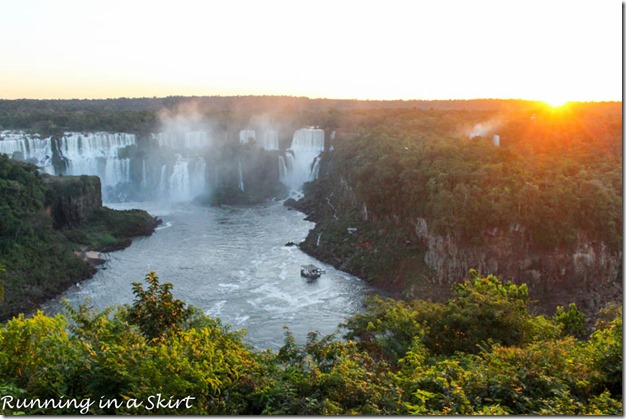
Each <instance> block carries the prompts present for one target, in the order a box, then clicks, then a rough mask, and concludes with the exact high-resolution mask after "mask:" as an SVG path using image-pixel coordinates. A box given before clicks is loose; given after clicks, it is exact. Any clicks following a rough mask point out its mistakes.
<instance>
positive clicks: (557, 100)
mask: <svg viewBox="0 0 626 419" xmlns="http://www.w3.org/2000/svg"><path fill="white" fill-rule="evenodd" d="M542 102H543V103H545V104H546V105H548V106H550V107H552V108H560V107H563V106H565V105H566V104H567V103H569V102H570V101H569V100H567V99H565V98H563V97H559V96H555V97H552V98H547V99H543V100H542Z"/></svg>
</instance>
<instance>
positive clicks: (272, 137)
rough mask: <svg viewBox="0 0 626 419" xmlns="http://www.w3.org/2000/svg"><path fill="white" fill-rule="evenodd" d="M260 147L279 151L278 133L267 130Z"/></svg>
mask: <svg viewBox="0 0 626 419" xmlns="http://www.w3.org/2000/svg"><path fill="white" fill-rule="evenodd" d="M259 145H260V146H261V147H262V148H264V149H266V150H278V132H277V131H276V130H273V129H268V130H266V131H265V132H264V133H263V139H262V140H261V143H260V144H259Z"/></svg>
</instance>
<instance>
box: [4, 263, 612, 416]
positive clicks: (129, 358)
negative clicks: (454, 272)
mask: <svg viewBox="0 0 626 419" xmlns="http://www.w3.org/2000/svg"><path fill="white" fill-rule="evenodd" d="M145 285H146V288H144V284H142V283H138V282H137V283H133V293H134V295H135V299H134V302H133V303H132V305H125V306H119V307H110V308H107V309H105V310H104V311H101V312H96V311H94V310H93V309H91V308H89V307H88V306H87V305H81V306H79V307H71V306H69V305H68V304H66V308H65V313H64V314H58V315H56V316H53V317H50V316H46V315H44V314H43V313H41V312H38V313H37V314H36V315H34V316H32V317H24V316H23V315H20V316H18V317H15V318H13V319H12V320H10V321H8V322H7V323H5V324H3V325H2V326H0V392H1V393H2V395H3V399H2V402H0V403H3V404H0V413H2V414H18V413H24V414H79V413H90V414H173V413H177V414H221V415H227V414H268V415H269V414H274V415H275V414H280V415H301V414H325V415H331V414H332V415H336V414H342V415H343V414H366V415H374V414H401V415H408V414H417V415H430V414H445V415H452V414H459V415H474V414H492V415H501V414H517V415H528V414H530V415H534V414H536V415H581V414H585V415H600V414H614V415H621V414H622V362H623V361H622V312H621V308H620V307H619V306H607V307H606V308H605V309H603V311H602V313H601V314H600V316H599V320H598V321H597V322H596V324H595V327H594V328H593V330H591V331H590V332H588V331H587V330H585V328H584V315H582V314H581V313H580V311H578V309H577V308H576V306H575V305H570V306H568V307H560V308H559V310H557V312H556V313H555V314H554V315H553V316H534V315H532V314H530V311H529V307H530V305H531V302H530V300H529V295H528V290H527V288H526V286H525V285H523V284H522V285H514V284H511V283H503V282H502V281H501V280H499V279H498V278H496V277H493V276H491V275H489V276H482V275H480V274H478V273H477V272H475V271H472V272H470V275H469V278H468V279H467V280H466V281H465V282H463V283H460V284H457V285H455V286H454V289H453V297H452V298H451V299H450V300H448V301H447V302H444V303H432V302H429V301H412V302H400V301H395V300H390V299H380V298H374V299H371V300H369V301H368V303H367V307H366V309H365V310H364V311H363V312H362V313H360V314H356V315H354V316H352V317H351V318H349V319H348V320H347V321H346V322H345V324H343V325H342V326H341V329H340V330H338V331H337V333H336V334H335V335H329V336H321V335H320V334H318V333H316V332H311V333H310V334H309V337H308V339H307V341H306V342H305V343H297V342H296V341H295V338H294V337H293V335H291V333H290V332H289V330H286V334H285V343H284V345H283V346H282V347H281V348H280V349H279V350H277V351H275V350H264V351H259V350H257V349H255V348H252V347H250V346H249V345H247V344H246V343H245V342H244V340H243V337H244V334H245V331H239V330H231V329H230V327H229V326H227V325H224V324H222V323H221V322H220V320H219V319H215V318H211V317H209V316H207V315H205V314H203V313H202V311H201V310H199V309H196V308H194V307H189V306H186V305H185V303H184V302H182V301H180V300H177V299H175V298H173V296H172V293H171V292H172V285H171V284H169V283H160V282H159V279H158V277H157V276H156V273H155V272H150V273H149V274H147V275H146V277H145ZM157 395H158V396H157ZM156 397H159V398H162V399H163V400H165V401H166V402H168V403H169V404H168V403H165V404H164V403H155V400H156V399H155V398H156ZM34 400H39V401H40V402H34ZM46 400H48V401H49V400H56V401H57V402H58V401H63V400H64V401H66V402H68V401H74V404H69V403H66V404H64V405H59V404H57V405H55V407H53V406H52V405H48V407H46V405H45V404H43V403H44V401H46ZM85 401H86V402H85ZM182 401H184V403H182ZM18 402H19V403H21V404H18ZM81 410H83V411H82V412H81Z"/></svg>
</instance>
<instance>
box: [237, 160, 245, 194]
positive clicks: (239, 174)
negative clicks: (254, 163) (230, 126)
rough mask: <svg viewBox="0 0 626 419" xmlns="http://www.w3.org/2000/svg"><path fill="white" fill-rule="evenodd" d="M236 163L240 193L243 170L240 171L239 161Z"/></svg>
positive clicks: (242, 190) (242, 189)
mask: <svg viewBox="0 0 626 419" xmlns="http://www.w3.org/2000/svg"><path fill="white" fill-rule="evenodd" d="M237 163H238V167H237V174H238V176H239V189H240V190H241V192H244V188H243V170H242V169H241V160H240V161H238V162H237Z"/></svg>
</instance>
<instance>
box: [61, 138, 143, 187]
mask: <svg viewBox="0 0 626 419" xmlns="http://www.w3.org/2000/svg"><path fill="white" fill-rule="evenodd" d="M135 142H136V139H135V136H134V135H133V134H124V133H116V134H111V133H106V132H94V133H85V134H83V133H77V132H68V133H65V135H64V136H63V137H62V138H61V141H60V143H59V151H60V152H61V154H62V155H63V157H65V158H66V159H67V162H68V166H67V174H68V175H71V176H78V175H94V176H98V177H100V181H101V182H102V186H103V187H107V186H115V185H117V184H118V183H120V182H130V160H129V159H123V158H119V156H118V153H119V150H121V149H122V148H124V147H127V146H130V145H134V144H135Z"/></svg>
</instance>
